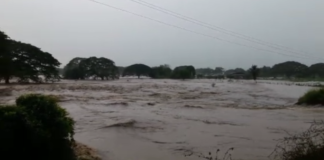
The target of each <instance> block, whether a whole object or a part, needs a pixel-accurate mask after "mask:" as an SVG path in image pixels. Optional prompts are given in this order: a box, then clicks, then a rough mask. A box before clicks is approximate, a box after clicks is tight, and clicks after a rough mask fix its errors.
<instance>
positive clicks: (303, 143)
mask: <svg viewBox="0 0 324 160" xmlns="http://www.w3.org/2000/svg"><path fill="white" fill-rule="evenodd" d="M273 153H274V155H275V158H279V159H280V160H323V159H324V121H321V122H314V123H313V124H312V125H311V127H310V128H309V129H308V130H307V131H305V132H303V133H300V134H296V135H290V136H289V137H285V138H284V139H282V140H281V141H280V142H279V144H278V145H277V147H276V149H275V150H274V152H273Z"/></svg>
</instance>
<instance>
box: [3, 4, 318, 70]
mask: <svg viewBox="0 0 324 160" xmlns="http://www.w3.org/2000/svg"><path fill="white" fill-rule="evenodd" d="M98 1H100V2H103V3H106V4H109V5H112V6H115V7H118V8H122V9H124V10H127V11H131V12H134V13H138V14H141V15H143V16H146V17H150V18H153V19H156V20H159V21H163V22H165V23H169V24H172V25H176V26H179V27H182V28H185V29H187V30H192V31H194V32H198V33H201V34H204V35H206V36H202V35H199V34H194V33H191V32H188V31H184V30H181V29H178V28H174V27H170V26H166V25H163V24H160V23H157V22H153V21H150V20H147V19H143V18H140V17H138V16H134V15H131V14H128V13H125V12H121V11H119V10H115V9H112V8H109V7H106V6H103V5H100V4H96V3H94V2H91V1H89V0H0V30H2V31H4V32H5V33H7V34H8V35H9V36H10V37H11V38H12V39H15V40H20V41H23V42H27V43H31V44H33V45H36V46H38V47H40V48H41V49H42V50H44V51H47V52H50V53H51V54H53V55H54V57H56V58H57V59H58V60H59V61H60V62H61V63H62V65H65V64H66V63H68V61H69V60H71V59H72V58H74V57H90V56H98V57H107V58H110V59H112V60H114V61H115V63H116V64H117V65H119V66H127V65H130V64H134V63H144V64H147V65H149V66H155V65H160V64H169V65H170V66H171V67H176V66H178V65H186V64H192V65H194V66H195V67H212V68H214V67H216V66H222V67H224V68H226V69H229V68H235V67H243V68H248V67H250V66H251V65H252V64H256V65H258V66H263V65H270V66H272V65H273V64H276V63H279V62H283V61H287V60H294V61H299V62H302V63H305V64H307V65H310V64H312V63H317V62H324V1H323V0H144V1H146V2H149V3H151V4H154V5H157V6H160V7H163V8H166V9H169V10H172V11H174V12H177V13H181V14H182V15H186V16H189V17H192V18H195V19H197V20H199V21H203V22H206V23H209V24H213V25H214V26H216V27H221V28H224V29H227V30H230V31H234V32H235V33H240V34H244V35H247V36H249V37H253V38H257V39H260V40H263V41H266V42H267V43H273V44H279V45H282V46H285V47H288V48H289V50H290V51H293V52H294V53H292V52H288V51H286V50H287V48H286V49H283V50H276V49H274V48H269V47H267V46H265V45H260V44H257V43H252V42H250V41H246V40H244V39H240V38H237V37H234V36H231V35H228V34H224V33H222V32H218V31H215V30H211V29H208V28H204V27H202V26H199V25H196V24H194V23H191V22H188V21H184V20H181V19H178V18H175V17H172V16H170V15H167V14H165V13H162V12H159V11H157V10H153V9H151V8H147V7H145V6H143V5H140V4H138V3H134V2H133V1H131V0H98ZM216 29H217V28H216ZM235 35H236V34H235ZM208 36H211V37H217V38H221V39H223V40H225V41H221V40H218V39H215V38H210V37H208ZM228 41H231V42H234V44H233V43H229V42H228ZM237 43H239V44H243V45H244V46H242V45H237ZM245 46H250V47H245ZM255 48H258V49H264V50H271V51H270V52H268V51H262V50H258V49H255ZM291 49H293V50H291ZM273 52H280V53H283V54H288V55H293V56H304V57H305V55H306V57H308V58H296V57H291V56H283V55H280V54H278V53H273ZM296 52H298V53H299V54H296ZM307 55H308V56H307ZM318 57H322V59H320V58H318Z"/></svg>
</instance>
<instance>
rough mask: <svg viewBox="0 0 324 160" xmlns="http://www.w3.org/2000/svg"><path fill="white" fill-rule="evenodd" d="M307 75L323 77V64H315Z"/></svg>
mask: <svg viewBox="0 0 324 160" xmlns="http://www.w3.org/2000/svg"><path fill="white" fill-rule="evenodd" d="M309 73H310V74H311V76H313V77H324V63H316V64H313V65H311V66H310V67H309Z"/></svg>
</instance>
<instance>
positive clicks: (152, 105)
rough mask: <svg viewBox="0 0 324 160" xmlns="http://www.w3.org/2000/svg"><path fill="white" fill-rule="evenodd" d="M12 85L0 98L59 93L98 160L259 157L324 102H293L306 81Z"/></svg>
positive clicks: (317, 115)
mask: <svg viewBox="0 0 324 160" xmlns="http://www.w3.org/2000/svg"><path fill="white" fill-rule="evenodd" d="M212 83H215V87H212ZM1 88H3V86H2V87H1ZM11 88H12V89H13V96H9V97H1V101H0V103H14V99H15V98H16V97H18V96H19V95H22V94H25V93H44V94H52V95H57V96H59V97H60V98H61V99H62V102H60V104H61V106H62V107H64V108H66V109H67V110H68V111H69V113H70V114H71V116H72V117H73V118H74V120H75V121H76V135H75V138H76V140H77V141H80V142H82V143H84V144H87V145H89V146H90V147H93V148H94V149H96V150H97V151H98V153H99V154H100V156H101V157H102V158H103V160H153V159H154V160H198V159H201V158H200V157H199V155H201V154H203V155H208V152H212V154H213V155H215V152H216V150H217V149H220V152H219V153H218V157H219V158H221V159H223V158H224V154H225V152H226V151H228V150H229V149H230V148H232V147H233V148H234V149H233V150H229V152H228V154H227V157H228V158H224V159H230V158H232V159H236V160H240V159H242V160H264V159H269V157H268V156H269V155H270V153H271V152H272V151H273V149H274V147H275V145H276V143H277V141H276V140H278V139H280V138H283V137H285V136H287V132H289V133H296V132H301V131H304V130H305V129H307V128H308V127H309V126H310V123H311V122H312V121H314V120H324V117H323V114H324V108H321V107H300V106H295V105H294V103H296V101H297V99H298V97H300V96H301V95H303V94H304V93H305V92H306V91H307V90H309V89H311V88H310V87H306V86H296V85H287V84H278V83H275V82H269V81H260V82H259V83H254V82H252V81H234V82H229V81H227V80H226V81H225V80H223V81H220V80H185V81H178V80H150V79H121V80H117V81H63V82H61V83H58V84H51V85H28V86H11Z"/></svg>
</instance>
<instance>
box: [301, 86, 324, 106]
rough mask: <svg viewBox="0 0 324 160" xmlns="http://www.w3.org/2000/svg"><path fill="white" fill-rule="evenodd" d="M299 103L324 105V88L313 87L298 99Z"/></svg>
mask: <svg viewBox="0 0 324 160" xmlns="http://www.w3.org/2000/svg"><path fill="white" fill-rule="evenodd" d="M297 104H308V105H315V104H321V105H324V88H320V89H313V90H310V91H308V92H307V93H305V95H303V96H302V97H300V98H299V99H298V103H297Z"/></svg>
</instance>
